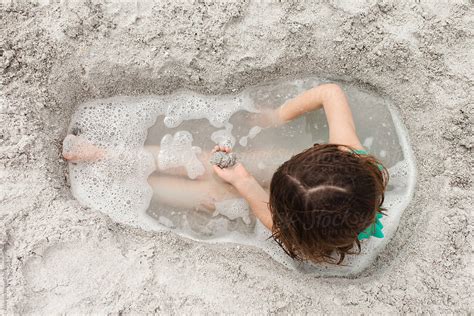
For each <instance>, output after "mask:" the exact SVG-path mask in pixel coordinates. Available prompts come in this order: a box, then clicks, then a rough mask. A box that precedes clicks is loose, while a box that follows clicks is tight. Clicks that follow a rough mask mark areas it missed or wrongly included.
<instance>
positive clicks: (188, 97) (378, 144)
mask: <svg viewBox="0 0 474 316" xmlns="http://www.w3.org/2000/svg"><path fill="white" fill-rule="evenodd" d="M320 83H322V81H321V80H319V79H317V78H305V79H301V80H291V81H288V80H287V81H274V82H269V83H266V84H264V85H260V86H254V87H249V88H247V89H245V90H243V91H241V92H239V93H236V94H233V95H214V96H209V95H201V94H198V93H195V92H192V91H188V90H179V91H176V92H174V93H173V94H170V95H165V96H143V97H122V96H121V97H114V98H109V99H101V100H93V101H90V102H87V103H84V104H82V105H80V106H79V107H78V109H77V111H76V112H75V114H74V115H73V118H72V122H71V125H70V130H69V132H73V131H76V132H77V131H79V133H80V136H81V138H83V139H85V140H87V141H88V142H91V143H92V144H94V145H96V146H98V147H100V148H102V149H104V150H105V154H104V155H103V157H102V158H101V159H99V160H94V161H90V162H81V163H76V164H73V163H70V164H69V171H70V178H71V188H72V192H73V195H74V196H75V197H76V198H77V199H78V200H79V202H80V203H81V204H83V205H85V206H88V207H91V208H93V209H95V210H98V211H101V212H103V213H105V214H107V215H109V216H110V217H111V218H113V219H114V220H116V221H118V222H121V223H126V224H130V225H134V226H137V227H141V228H143V229H151V230H172V231H174V232H176V233H177V234H180V235H182V236H185V237H187V238H192V239H195V240H200V241H205V242H213V243H214V242H232V243H239V244H244V245H252V246H256V247H259V248H261V249H263V250H264V251H266V252H267V253H269V254H270V255H271V256H272V257H273V258H274V259H275V260H277V261H278V262H280V263H282V264H284V265H286V266H287V267H291V268H296V269H301V270H303V271H317V272H319V273H321V274H323V275H349V274H355V273H358V272H360V271H362V270H363V269H364V268H365V267H367V266H368V265H369V264H370V263H371V262H372V260H373V259H374V258H375V256H376V255H377V254H378V253H379V252H380V251H381V250H382V249H383V247H384V246H385V245H386V244H387V243H388V241H389V240H390V238H391V237H392V236H393V234H394V233H395V231H396V229H397V227H398V223H399V219H400V216H401V214H402V212H403V210H404V209H405V208H406V206H407V204H408V203H409V201H410V199H411V196H412V193H413V189H414V183H415V167H414V161H413V156H412V154H411V149H410V147H409V143H408V139H407V135H406V132H405V128H404V127H403V124H402V123H401V122H400V119H399V117H398V115H397V114H396V112H395V110H394V109H393V107H392V106H391V105H390V103H389V101H388V100H386V99H384V98H382V97H380V96H378V95H375V94H374V93H372V92H368V91H365V90H363V89H360V88H357V87H355V86H351V85H342V86H343V88H344V90H345V91H346V93H347V95H348V98H349V101H350V104H351V107H352V112H353V114H354V119H355V121H356V126H357V131H358V135H359V137H360V139H361V142H362V143H363V145H364V146H365V147H366V149H367V150H368V151H369V152H370V153H372V154H374V155H375V156H377V157H379V158H380V159H381V160H382V161H383V162H384V164H385V165H386V166H387V167H388V168H389V172H390V176H391V178H390V183H389V187H388V190H387V192H386V199H385V203H384V205H385V207H386V208H387V209H388V211H387V213H388V215H389V216H385V217H384V218H383V219H382V222H383V225H384V233H385V235H386V237H385V238H383V239H376V238H371V239H369V240H365V241H363V243H362V254H361V255H358V256H350V258H348V259H347V262H346V265H345V266H337V267H335V266H329V265H319V266H311V265H301V264H298V265H297V264H295V263H294V262H293V261H292V260H291V259H290V258H289V257H287V256H286V255H285V254H284V252H283V251H282V250H281V249H280V248H279V247H278V246H277V245H276V244H275V243H274V242H273V241H272V240H269V239H268V237H269V232H267V231H266V229H265V228H264V227H263V226H262V225H261V224H260V223H259V222H258V221H256V220H255V218H254V217H253V216H252V215H251V212H249V209H248V206H247V204H246V203H245V201H244V200H242V199H241V198H239V196H238V195H237V194H236V192H235V191H233V190H232V188H230V187H229V186H227V185H225V184H223V183H221V182H219V181H218V179H216V177H215V175H213V174H212V172H210V164H209V163H208V160H209V158H210V157H209V152H210V150H211V149H212V148H213V147H214V145H215V144H216V143H221V142H230V143H232V144H233V148H234V151H235V153H236V154H237V155H238V158H239V159H240V161H242V162H243V163H244V164H245V166H246V167H247V169H249V171H250V172H251V173H252V174H254V175H255V176H256V177H257V178H258V179H259V181H260V182H261V183H262V184H263V185H264V186H268V184H269V182H270V180H271V176H272V174H273V171H274V170H275V169H276V168H277V167H278V166H279V165H280V164H281V163H283V162H284V161H286V160H287V159H289V158H290V157H291V156H292V155H293V154H296V153H298V152H301V151H302V150H303V149H306V148H308V147H310V146H312V145H313V144H314V143H323V142H326V141H327V138H328V128H327V123H326V119H325V116H324V113H323V112H322V111H318V112H314V113H309V114H307V115H305V116H303V117H300V118H298V119H297V120H294V121H292V122H290V123H289V124H286V125H284V126H282V127H279V128H261V127H260V126H259V124H260V125H262V124H261V123H262V122H261V121H259V118H258V115H256V114H255V113H254V112H255V111H256V108H257V107H271V108H276V107H278V106H280V105H281V104H283V103H284V102H285V101H286V100H288V99H290V98H292V97H294V96H296V95H298V94H299V93H301V92H303V91H305V90H307V89H309V88H311V87H313V86H315V85H318V84H320ZM157 165H158V169H156V166H157Z"/></svg>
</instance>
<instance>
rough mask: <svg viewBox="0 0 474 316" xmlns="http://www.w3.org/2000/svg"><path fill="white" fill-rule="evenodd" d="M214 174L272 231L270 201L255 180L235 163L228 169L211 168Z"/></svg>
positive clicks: (227, 149) (241, 166) (227, 150)
mask: <svg viewBox="0 0 474 316" xmlns="http://www.w3.org/2000/svg"><path fill="white" fill-rule="evenodd" d="M216 148H217V149H214V150H222V151H226V152H230V149H229V148H219V147H216ZM213 167H214V171H215V172H216V174H217V175H218V176H219V177H220V178H222V179H223V180H224V181H226V182H228V183H230V184H231V185H233V186H234V187H235V188H236V189H237V191H238V192H239V194H240V195H241V196H242V197H243V198H244V199H246V200H247V203H249V206H250V208H251V209H252V212H253V213H254V215H255V217H257V218H258V219H259V220H260V221H261V222H262V224H263V225H265V227H267V228H268V229H269V230H270V231H271V230H272V226H273V220H272V214H271V212H270V209H269V208H268V201H269V200H270V198H269V195H268V193H267V192H266V191H265V190H264V189H263V188H262V186H261V185H260V184H259V183H258V181H257V180H255V178H254V177H253V176H252V175H251V174H249V173H248V171H247V170H246V169H245V167H244V166H243V165H242V164H241V163H237V164H236V165H235V166H233V167H230V168H224V169H221V168H219V167H218V166H213Z"/></svg>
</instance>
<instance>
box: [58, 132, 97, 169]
mask: <svg viewBox="0 0 474 316" xmlns="http://www.w3.org/2000/svg"><path fill="white" fill-rule="evenodd" d="M104 156H105V150H103V149H100V148H98V147H96V146H94V145H92V144H91V143H89V142H88V141H87V140H86V139H84V138H82V137H81V136H75V135H72V134H69V135H67V136H66V138H65V139H64V141H63V157H64V159H66V160H69V161H71V162H79V161H95V160H99V159H101V158H103V157H104Z"/></svg>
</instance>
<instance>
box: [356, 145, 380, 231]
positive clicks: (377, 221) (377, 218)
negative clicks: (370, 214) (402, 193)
mask: <svg viewBox="0 0 474 316" xmlns="http://www.w3.org/2000/svg"><path fill="white" fill-rule="evenodd" d="M354 152H355V153H356V154H359V155H368V153H367V151H366V150H363V149H355V150H354ZM377 167H378V168H379V170H380V171H382V170H383V167H382V166H381V165H377ZM382 216H383V215H382V214H381V213H377V215H376V216H375V222H374V223H373V224H372V225H370V226H369V227H367V228H366V229H365V230H364V231H363V232H361V233H360V234H359V235H358V236H357V238H358V239H359V240H363V239H368V238H370V237H372V236H373V237H376V238H383V237H384V234H383V231H382V228H383V225H382V222H381V221H380V219H381V218H382Z"/></svg>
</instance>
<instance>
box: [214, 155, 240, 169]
mask: <svg viewBox="0 0 474 316" xmlns="http://www.w3.org/2000/svg"><path fill="white" fill-rule="evenodd" d="M209 163H210V164H212V165H216V166H218V167H219V168H222V169H224V168H230V167H232V166H233V165H235V164H236V163H237V155H236V154H235V153H227V152H222V151H217V152H215V153H213V154H212V156H211V159H209Z"/></svg>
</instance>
